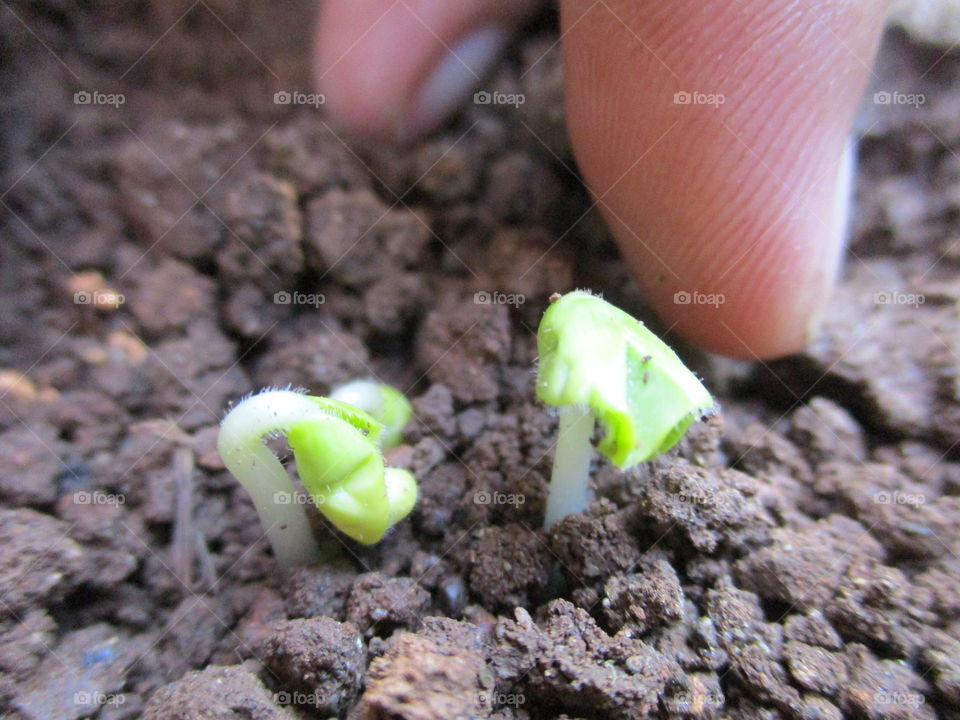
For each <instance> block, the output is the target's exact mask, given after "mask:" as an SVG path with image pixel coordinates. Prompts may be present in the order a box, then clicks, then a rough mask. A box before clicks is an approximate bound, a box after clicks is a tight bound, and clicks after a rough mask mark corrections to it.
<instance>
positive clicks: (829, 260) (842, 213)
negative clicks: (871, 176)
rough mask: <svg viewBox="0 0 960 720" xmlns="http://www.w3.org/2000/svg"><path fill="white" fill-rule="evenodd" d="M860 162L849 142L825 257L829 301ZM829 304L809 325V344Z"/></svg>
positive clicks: (824, 287)
mask: <svg viewBox="0 0 960 720" xmlns="http://www.w3.org/2000/svg"><path fill="white" fill-rule="evenodd" d="M856 163H857V147H856V143H855V142H854V140H853V139H852V138H851V139H848V140H847V144H846V147H845V148H844V150H843V155H842V156H841V157H840V164H839V166H838V168H837V181H836V186H835V189H834V195H833V208H832V212H833V226H832V227H831V228H830V232H831V233H832V244H831V246H830V247H829V248H828V250H827V257H825V258H824V266H823V277H822V283H823V284H822V286H821V289H822V292H821V294H820V295H819V297H821V298H829V297H830V295H831V294H832V292H833V287H834V285H835V284H836V282H837V276H838V275H839V274H840V267H841V265H842V264H843V253H844V249H845V248H846V246H847V239H848V236H849V233H850V208H851V206H852V205H853V179H854V175H855V170H856ZM827 308H828V303H827V302H826V301H824V302H821V303H820V305H819V307H818V308H817V310H815V311H814V312H813V313H812V314H811V316H810V320H809V322H808V324H807V342H810V341H812V340H814V339H815V338H816V336H817V333H818V332H819V331H820V325H821V323H822V321H823V317H824V315H825V313H826V311H827Z"/></svg>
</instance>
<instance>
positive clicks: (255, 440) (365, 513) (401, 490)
mask: <svg viewBox="0 0 960 720" xmlns="http://www.w3.org/2000/svg"><path fill="white" fill-rule="evenodd" d="M382 429H383V428H382V426H381V424H380V423H379V422H378V421H377V420H376V419H374V418H373V417H371V416H370V415H368V414H367V413H365V412H363V411H362V410H360V409H358V408H356V407H354V406H353V405H350V404H348V403H345V402H340V401H337V400H333V399H330V398H322V397H315V396H310V395H306V394H304V393H301V392H295V391H293V390H266V391H264V392H261V393H259V394H257V395H252V396H250V397H248V398H246V399H244V400H243V401H241V402H240V403H238V404H237V405H236V406H235V407H234V408H233V409H232V410H231V411H230V412H229V413H227V416H226V417H225V418H224V419H223V422H222V423H221V424H220V434H219V437H218V439H217V449H218V450H219V452H220V457H221V458H223V462H224V464H225V465H226V466H227V469H228V470H230V472H231V473H233V475H234V477H236V478H237V480H238V481H239V482H240V484H241V485H243V487H244V488H246V490H247V492H249V493H250V497H251V498H252V499H253V504H254V507H255V508H256V510H257V514H258V515H259V516H260V521H261V522H262V523H263V526H264V528H265V530H266V534H267V537H268V538H269V539H270V544H271V545H272V547H273V552H274V555H275V557H276V558H277V561H278V562H279V563H280V564H282V565H305V564H310V563H313V562H316V561H317V559H318V558H319V548H318V546H317V541H316V539H315V538H314V535H313V531H312V530H311V529H310V523H309V521H308V518H307V513H306V508H305V503H304V502H299V501H298V495H297V493H296V490H295V489H294V486H293V482H292V481H291V480H290V477H289V476H288V475H287V472H286V470H285V469H284V467H283V465H282V464H281V462H280V460H279V459H278V458H277V456H276V455H274V453H273V451H272V450H271V449H270V448H268V447H267V445H266V444H265V441H266V440H267V439H269V438H273V437H281V436H286V438H287V442H288V443H289V445H290V448H291V449H292V450H293V457H294V460H295V461H296V464H297V470H298V472H299V474H300V480H301V482H302V483H303V486H304V488H305V489H306V491H307V493H308V494H309V496H310V498H311V499H312V502H313V504H315V505H316V506H317V509H318V510H319V511H320V512H321V514H323V516H324V517H326V518H327V519H328V520H329V521H330V522H331V523H333V524H334V525H335V526H336V527H337V528H338V529H339V530H340V531H341V532H343V533H345V534H346V535H348V536H350V537H351V538H353V539H354V540H357V541H359V542H361V543H365V544H373V543H375V542H377V541H379V540H380V539H381V538H382V537H383V536H384V534H385V533H386V531H387V530H388V529H389V528H390V527H392V526H393V525H394V524H396V523H397V522H399V521H400V520H402V519H403V518H404V517H406V515H407V514H409V512H410V511H411V510H412V509H413V506H414V504H415V503H416V500H417V482H416V480H415V479H414V477H413V475H411V474H410V473H409V472H407V471H406V470H402V469H399V468H388V467H385V465H384V461H383V454H382V453H381V451H380V436H381V432H382Z"/></svg>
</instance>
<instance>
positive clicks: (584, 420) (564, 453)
mask: <svg viewBox="0 0 960 720" xmlns="http://www.w3.org/2000/svg"><path fill="white" fill-rule="evenodd" d="M593 425H594V418H593V411H591V410H590V408H588V407H586V406H582V405H565V406H563V407H561V408H560V428H559V430H558V431H557V446H556V449H555V450H554V455H553V474H552V475H551V476H550V491H549V495H548V496H547V509H546V513H545V514H544V519H543V526H544V527H545V528H549V527H550V526H551V525H553V524H554V523H555V522H557V521H558V520H561V519H563V518H565V517H566V516H567V515H572V514H574V513H581V512H583V511H584V510H586V509H587V498H588V488H587V483H588V481H589V479H590V458H591V456H592V455H593V445H592V444H591V442H590V441H591V440H592V439H593Z"/></svg>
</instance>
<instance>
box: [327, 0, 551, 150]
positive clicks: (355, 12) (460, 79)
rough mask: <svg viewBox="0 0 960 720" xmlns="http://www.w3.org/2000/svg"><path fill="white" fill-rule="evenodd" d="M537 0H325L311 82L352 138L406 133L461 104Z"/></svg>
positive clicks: (421, 128) (434, 122) (432, 122)
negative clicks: (315, 85) (324, 97)
mask: <svg viewBox="0 0 960 720" xmlns="http://www.w3.org/2000/svg"><path fill="white" fill-rule="evenodd" d="M539 4H540V3H539V1H538V0H325V2H323V3H322V4H321V6H320V13H319V18H318V23H317V30H316V48H315V52H314V58H315V62H314V81H315V83H316V84H317V85H318V86H319V89H320V90H321V91H322V92H323V93H324V94H325V96H326V109H327V112H328V113H329V114H330V115H331V116H332V117H333V118H334V119H335V120H336V121H337V122H338V123H339V124H341V125H342V126H344V127H346V128H348V129H349V130H351V131H353V132H354V133H355V134H357V135H359V136H361V137H367V138H373V139H384V140H406V139H409V138H411V137H414V136H416V135H419V134H423V133H426V132H429V131H430V130H432V129H433V128H434V127H436V126H437V125H439V124H440V123H441V122H442V121H443V120H444V119H446V117H447V116H449V115H450V114H451V113H452V112H454V111H455V110H456V108H457V107H458V106H459V105H460V104H462V102H463V100H464V99H465V98H466V97H467V95H468V94H469V93H470V92H471V91H472V90H473V88H474V87H476V86H477V85H478V83H479V82H480V81H481V80H482V78H483V75H484V73H485V72H486V71H487V70H488V69H489V67H490V66H491V65H492V63H493V62H494V61H495V60H496V59H497V56H498V55H499V54H500V51H501V50H502V49H503V47H504V46H505V45H506V43H507V41H508V40H509V39H510V36H511V34H512V32H513V30H514V29H515V28H516V27H517V26H518V25H519V24H521V23H522V22H523V21H524V20H526V19H527V18H528V17H529V16H530V15H531V14H532V13H533V11H534V10H535V9H536V7H537V6H538V5H539Z"/></svg>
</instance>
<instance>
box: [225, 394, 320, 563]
mask: <svg viewBox="0 0 960 720" xmlns="http://www.w3.org/2000/svg"><path fill="white" fill-rule="evenodd" d="M319 412H320V411H319V409H318V408H317V405H316V404H315V403H313V402H312V401H311V400H310V399H309V398H308V397H307V396H306V395H302V394H300V393H296V392H292V391H289V390H271V391H268V392H264V393H260V394H259V395H253V396H251V397H248V398H247V399H246V400H243V401H242V402H240V403H239V404H238V405H237V406H236V407H234V408H233V409H232V410H231V411H230V412H229V413H228V414H227V416H226V417H225V418H224V419H223V422H222V423H221V424H220V435H219V437H218V439H217V449H218V450H219V451H220V457H221V458H222V459H223V462H224V464H225V465H226V466H227V469H228V470H230V472H231V473H233V475H234V477H236V478H237V480H239V481H240V484H241V485H243V487H244V488H246V490H247V492H248V493H250V497H251V499H252V500H253V505H254V507H255V508H256V509H257V514H258V515H259V516H260V522H261V523H263V526H264V529H265V530H266V533H267V537H268V538H269V539H270V544H271V546H273V554H274V556H275V557H276V558H277V562H279V563H280V564H281V565H308V564H311V563H314V562H316V561H317V560H318V558H319V547H318V546H317V541H316V538H315V537H314V536H313V530H312V529H311V528H310V523H309V521H308V520H307V513H306V504H305V503H303V502H300V497H299V496H298V495H297V494H296V489H295V488H294V486H293V482H292V481H291V480H290V476H289V475H287V471H286V470H284V468H283V464H282V463H281V462H280V460H279V459H278V458H277V456H276V455H274V454H273V451H272V450H270V448H268V447H267V446H266V445H265V443H264V441H265V438H266V437H268V436H269V435H271V434H273V433H283V434H286V433H287V432H288V431H289V428H290V425H291V424H292V423H295V422H297V421H299V420H304V419H306V418H309V417H313V416H315V415H317V414H318V413H319Z"/></svg>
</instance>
